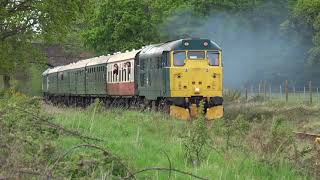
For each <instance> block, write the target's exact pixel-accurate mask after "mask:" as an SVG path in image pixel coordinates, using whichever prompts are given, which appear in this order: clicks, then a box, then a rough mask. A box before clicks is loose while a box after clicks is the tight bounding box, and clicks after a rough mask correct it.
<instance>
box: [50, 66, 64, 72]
mask: <svg viewBox="0 0 320 180" xmlns="http://www.w3.org/2000/svg"><path fill="white" fill-rule="evenodd" d="M60 68H62V66H57V67H54V68H52V69H49V70H48V74H52V73H56V72H58V71H59V69H60Z"/></svg>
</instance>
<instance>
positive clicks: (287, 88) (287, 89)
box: [285, 80, 289, 102]
mask: <svg viewBox="0 0 320 180" xmlns="http://www.w3.org/2000/svg"><path fill="white" fill-rule="evenodd" d="M285 91H286V102H288V100H289V92H288V91H289V84H288V80H286V87H285Z"/></svg>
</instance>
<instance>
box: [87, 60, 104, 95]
mask: <svg viewBox="0 0 320 180" xmlns="http://www.w3.org/2000/svg"><path fill="white" fill-rule="evenodd" d="M109 59H110V56H100V57H97V58H94V59H92V60H91V61H90V62H88V64H87V65H86V76H87V77H86V89H87V91H86V94H88V95H99V96H103V95H104V96H105V95H106V82H107V81H106V77H107V61H108V60H109Z"/></svg>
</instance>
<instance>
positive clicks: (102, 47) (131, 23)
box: [84, 0, 184, 53]
mask: <svg viewBox="0 0 320 180" xmlns="http://www.w3.org/2000/svg"><path fill="white" fill-rule="evenodd" d="M183 4H184V2H183V1H182V0H177V1H174V0H139V1H135V0H100V5H98V10H97V11H96V13H95V14H94V17H93V20H92V28H91V29H89V30H88V31H86V32H85V33H84V38H85V44H87V45H88V46H89V47H91V48H93V49H95V50H96V51H97V52H98V53H107V52H109V53H110V52H111V53H112V52H116V51H119V50H130V49H133V48H136V49H138V48H141V46H143V45H148V44H150V43H158V42H159V41H160V40H163V39H165V38H162V37H161V32H160V28H161V23H162V21H163V17H164V16H166V15H168V14H169V13H170V11H171V10H172V9H175V8H176V7H177V6H180V5H183Z"/></svg>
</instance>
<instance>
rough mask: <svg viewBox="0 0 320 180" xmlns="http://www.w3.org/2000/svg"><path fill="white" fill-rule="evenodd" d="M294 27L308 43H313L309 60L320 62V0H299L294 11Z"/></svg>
mask: <svg viewBox="0 0 320 180" xmlns="http://www.w3.org/2000/svg"><path fill="white" fill-rule="evenodd" d="M291 22H292V23H293V28H294V30H296V32H297V33H298V34H299V35H300V36H301V38H302V39H303V40H304V41H306V42H307V43H310V44H311V43H312V42H313V45H310V46H312V48H311V49H310V51H309V60H310V62H312V63H315V64H320V1H318V0H299V1H298V2H297V4H296V5H295V6H294V8H293V11H292V18H291Z"/></svg>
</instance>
